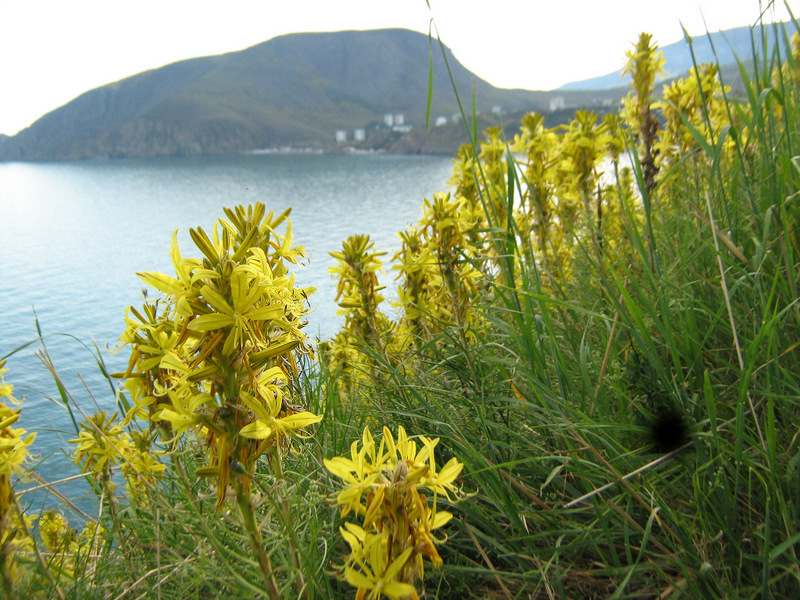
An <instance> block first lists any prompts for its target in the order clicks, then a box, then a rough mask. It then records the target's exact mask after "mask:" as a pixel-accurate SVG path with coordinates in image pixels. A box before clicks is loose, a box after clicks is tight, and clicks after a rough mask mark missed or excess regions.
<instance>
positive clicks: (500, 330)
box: [0, 25, 800, 600]
mask: <svg viewBox="0 0 800 600" xmlns="http://www.w3.org/2000/svg"><path fill="white" fill-rule="evenodd" d="M775 33H776V35H778V36H782V37H783V38H784V39H785V41H786V46H785V47H787V48H791V53H789V54H788V55H783V54H782V53H781V49H780V48H781V46H779V45H778V46H776V48H775V49H774V51H773V54H771V55H770V56H766V57H763V58H760V59H755V60H754V66H753V73H754V74H752V75H751V71H750V70H749V68H748V67H745V66H744V65H741V69H740V71H739V77H740V78H741V81H742V89H743V93H742V94H741V95H734V94H733V93H732V92H731V90H730V88H729V87H728V86H727V85H726V82H725V81H723V80H721V79H720V76H719V69H718V67H717V65H715V64H696V65H694V66H693V68H692V70H691V71H690V72H689V73H687V74H686V75H685V76H684V77H683V78H682V79H680V80H678V81H676V82H674V83H673V84H671V85H670V86H669V87H667V88H666V89H665V90H664V94H663V98H661V99H658V100H657V99H656V98H655V93H654V92H655V80H656V77H657V75H658V73H659V71H660V69H661V68H662V67H663V59H662V57H661V55H660V52H659V51H658V49H657V48H656V47H655V45H654V44H653V43H652V40H651V37H650V36H649V35H647V34H642V35H641V37H640V38H639V40H638V43H637V44H636V46H635V47H634V48H633V49H632V50H631V51H630V52H629V53H628V55H627V57H626V61H625V65H626V66H625V70H626V73H627V75H628V76H629V77H630V81H631V84H630V85H631V87H630V93H629V95H628V96H627V97H626V99H625V102H624V107H623V108H622V109H621V110H620V111H619V113H611V114H608V115H605V116H603V117H602V118H600V117H599V116H598V115H596V114H594V113H592V112H589V111H578V112H576V113H575V114H574V117H573V118H572V119H571V120H570V122H569V123H568V124H567V125H566V126H563V127H556V128H552V127H546V126H545V124H544V120H543V117H542V116H541V115H539V114H535V113H531V114H528V115H526V116H525V117H524V118H523V119H522V122H521V124H520V128H519V130H518V132H516V134H515V135H513V141H511V142H509V143H506V142H504V141H503V139H504V138H503V136H504V132H501V131H500V130H499V129H489V130H487V131H485V132H484V134H483V137H482V139H480V140H478V139H474V140H473V143H472V144H469V145H465V146H463V147H462V148H461V149H460V150H459V151H458V153H457V155H456V157H455V161H454V165H455V166H454V173H453V178H452V180H451V181H450V182H449V185H450V191H449V192H442V193H440V194H436V195H434V196H433V197H432V198H429V199H425V200H424V201H423V202H422V216H421V218H420V220H419V222H418V223H417V224H415V225H414V226H413V227H410V228H409V229H407V230H406V231H404V232H400V237H401V240H402V248H401V250H400V251H399V252H398V253H397V254H396V255H395V256H393V257H387V256H386V255H385V254H384V253H382V252H381V251H380V249H378V248H375V247H374V244H373V242H372V241H371V240H370V239H369V236H367V235H353V236H351V237H349V238H348V239H347V240H344V241H343V244H342V247H341V248H339V249H332V251H331V254H332V255H333V256H334V257H335V258H336V259H337V266H336V267H334V268H333V272H334V274H335V275H337V277H338V298H337V302H338V303H339V307H340V309H341V314H342V316H343V317H344V323H345V324H344V327H343V328H342V330H341V331H340V332H339V333H338V334H337V335H336V336H335V337H334V338H333V339H331V340H326V341H324V342H322V343H320V344H317V345H315V344H312V343H311V341H310V340H309V339H308V338H307V337H306V335H305V334H304V332H303V326H304V317H305V315H306V314H307V311H308V310H309V305H308V297H309V296H310V295H311V294H313V291H314V290H313V289H310V288H306V287H303V285H302V270H300V269H298V268H297V267H298V263H299V262H300V261H301V259H302V255H303V249H302V248H299V247H295V246H294V244H293V238H292V230H291V225H290V222H289V219H290V214H289V210H288V209H287V208H286V207H270V208H271V209H272V210H268V208H267V207H266V206H265V205H264V204H256V205H253V206H248V207H245V206H239V207H234V208H230V209H225V211H224V213H225V214H224V216H222V217H221V218H220V220H219V221H218V222H217V223H216V224H215V225H214V226H213V228H212V229H209V230H205V229H203V228H201V227H198V228H196V229H193V230H191V238H192V241H193V243H194V246H195V247H194V248H192V249H191V250H190V251H188V252H187V251H186V249H183V248H179V247H178V245H177V242H176V239H173V243H172V247H171V250H170V252H171V257H172V262H173V265H174V273H169V274H165V273H156V272H145V273H140V274H139V275H140V277H141V278H142V280H143V281H144V282H145V283H146V284H147V285H148V286H149V287H150V288H151V289H154V290H156V291H157V294H154V295H153V296H152V297H150V299H146V301H145V303H144V304H143V305H142V306H137V307H130V308H129V310H128V312H127V314H126V315H125V330H124V332H123V334H122V338H121V344H122V345H123V346H124V347H126V348H128V349H129V350H130V361H129V363H128V368H127V370H126V371H125V372H124V373H117V374H114V375H113V377H114V378H116V379H119V380H121V382H122V385H123V387H122V389H121V391H120V392H119V394H118V395H117V396H116V398H115V399H114V400H115V406H116V407H117V412H116V413H114V414H109V413H110V411H100V412H98V413H96V414H94V415H87V417H86V418H85V419H84V421H83V423H81V424H80V425H79V426H77V427H76V432H75V439H74V441H73V444H74V458H75V462H76V464H77V465H78V466H79V468H80V471H81V472H82V473H85V475H86V477H87V478H88V479H89V480H90V481H91V482H92V485H93V486H94V489H95V491H96V495H97V500H98V502H97V512H96V514H92V515H85V517H84V519H83V520H81V519H79V518H77V517H76V515H75V514H74V512H73V511H72V509H71V507H70V504H69V500H68V499H64V503H63V504H62V508H61V509H60V510H55V511H47V512H44V513H43V514H33V513H32V512H31V511H26V510H25V509H26V507H27V506H28V505H27V504H26V495H27V493H26V488H28V487H35V486H33V485H31V484H30V483H28V482H26V480H25V478H24V475H25V473H26V470H27V469H28V468H29V467H28V465H30V457H29V453H30V452H31V451H34V450H35V440H34V439H33V437H32V436H31V435H30V434H27V432H25V431H23V430H22V429H21V428H16V427H14V424H15V422H16V420H17V418H18V416H19V411H20V410H24V407H22V408H14V407H13V406H12V405H11V404H6V405H0V442H2V443H1V444H0V587H1V588H2V589H3V591H4V593H5V595H6V597H8V598H19V599H22V598H26V599H27V598H52V597H59V598H116V599H119V600H122V599H123V598H159V599H168V598H175V599H177V598H230V597H267V598H353V597H355V598H357V599H359V600H360V599H363V598H374V599H378V598H384V597H385V598H390V599H392V600H400V599H407V598H421V597H426V598H442V599H444V598H503V599H514V598H542V599H544V598H548V599H549V598H587V599H588V598H659V599H665V598H670V599H672V598H692V599H694V598H776V599H780V598H794V597H798V596H800V561H798V555H797V549H798V542H800V533H798V530H797V523H798V522H800V521H799V517H800V514H799V513H800V485H799V484H798V481H800V479H798V464H800V463H799V461H800V445H799V444H800V441H799V440H798V435H797V434H798V431H800V405H798V398H800V379H798V378H799V377H800V354H798V351H797V346H798V342H797V340H798V334H800V310H799V309H798V261H797V258H796V257H797V256H798V252H800V239H799V238H798V234H797V223H798V216H800V213H799V212H798V205H797V197H798V191H799V190H800V168H799V167H798V158H797V157H798V155H800V152H799V151H798V149H800V138H798V128H799V127H800V85H798V84H799V83H800V34H798V33H797V27H796V26H795V25H791V26H790V27H788V28H787V29H783V28H780V27H778V26H776V32H775ZM753 35H754V37H755V39H757V36H758V30H754V31H753ZM792 35H793V37H792V38H791V43H789V38H790V36H792ZM469 117H470V116H469V115H465V118H466V119H468V118H469ZM473 118H474V116H473ZM509 133H510V132H505V135H507V137H508V138H509V139H511V137H512V136H511V135H508V134H509ZM443 187H444V186H443ZM165 251H166V240H165ZM385 263H386V264H385ZM389 264H391V270H389V268H388V267H389ZM384 266H385V267H387V269H386V270H384ZM392 276H394V277H392ZM392 280H394V282H395V284H396V285H397V286H398V294H397V297H398V301H397V305H396V306H394V307H389V306H387V305H386V302H385V301H384V299H383V294H382V290H383V289H384V286H385V285H388V282H389V281H392ZM155 296H157V298H156V297H155ZM392 314H399V317H396V318H391V317H390V315H392ZM6 377H7V378H8V381H9V382H21V381H24V378H25V374H24V373H6ZM109 377H112V376H111V375H109ZM0 391H1V392H2V395H3V396H4V397H10V396H11V394H12V392H13V390H12V389H11V386H10V385H4V386H3V387H2V388H0ZM62 391H63V397H64V401H65V402H66V403H68V405H69V406H70V407H71V408H73V409H75V408H76V407H77V406H79V405H80V404H81V402H78V403H74V402H73V401H72V400H71V399H70V396H69V395H68V394H67V392H66V390H62ZM86 406H88V403H86ZM123 484H124V490H123V487H122V486H123ZM46 489H48V490H50V491H52V492H53V493H55V491H56V490H57V489H58V482H52V483H50V484H46ZM76 527H77V528H79V529H81V530H82V531H80V533H79V532H78V529H76Z"/></svg>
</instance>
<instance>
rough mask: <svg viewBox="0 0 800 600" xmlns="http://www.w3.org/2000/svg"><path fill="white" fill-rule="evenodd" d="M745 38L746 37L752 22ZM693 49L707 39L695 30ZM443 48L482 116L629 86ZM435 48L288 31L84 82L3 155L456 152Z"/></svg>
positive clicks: (616, 93) (721, 44) (668, 51)
mask: <svg viewBox="0 0 800 600" xmlns="http://www.w3.org/2000/svg"><path fill="white" fill-rule="evenodd" d="M743 31H744V32H747V28H743ZM726 33H728V34H729V36H730V37H731V38H732V39H734V40H739V39H741V37H742V33H741V32H740V30H731V32H722V33H720V34H713V35H712V38H714V39H715V44H716V45H717V49H718V50H722V48H727V47H728V43H727V42H726V41H724V40H723V39H722V37H720V36H723V35H725V34H726ZM714 36H717V37H714ZM747 40H748V47H749V33H747ZM737 47H738V46H737ZM695 48H696V50H700V49H701V43H700V41H699V40H696V41H695ZM662 50H663V52H664V55H665V57H666V58H667V70H668V72H669V73H670V75H682V74H684V73H685V72H686V70H687V69H688V65H687V64H686V60H685V55H686V54H688V50H687V47H686V44H685V43H684V42H679V43H677V44H672V45H670V46H666V47H664V48H662ZM739 51H741V50H739ZM445 53H446V55H447V57H448V61H449V64H450V68H451V70H452V75H453V79H454V81H455V83H456V86H457V88H458V90H459V93H460V95H461V97H462V99H464V101H465V103H466V104H467V105H468V106H469V105H470V104H471V98H472V93H473V90H474V94H475V101H476V105H477V108H478V110H479V111H480V112H483V113H484V114H485V115H491V114H492V112H493V111H497V110H500V111H502V112H503V113H521V112H522V111H539V112H544V113H548V112H549V111H551V110H552V108H553V107H554V106H555V107H561V109H562V110H561V113H563V114H560V115H559V114H556V113H552V114H551V117H548V118H550V119H564V118H566V116H565V115H568V113H570V109H571V108H573V107H575V106H586V107H594V106H599V107H603V106H605V107H606V108H605V110H609V108H608V107H612V106H614V105H616V103H617V102H618V101H619V99H620V98H621V97H622V95H623V94H624V93H626V91H627V82H626V81H624V80H622V79H621V78H620V77H619V75H618V74H611V75H608V76H605V77H603V78H596V79H592V80H587V81H584V82H577V83H574V84H569V85H568V86H564V88H562V89H559V90H555V91H550V92H543V91H528V90H508V89H500V88H496V87H494V86H492V85H490V84H489V83H488V82H486V81H484V80H482V79H480V78H479V77H477V76H476V75H474V74H473V73H471V72H470V71H468V70H467V69H466V68H465V67H463V66H462V65H461V64H460V63H459V62H458V60H457V59H456V58H455V57H454V56H453V54H452V52H451V51H450V50H449V49H447V48H445ZM721 55H722V53H721ZM745 55H747V56H749V54H747V53H745ZM432 56H433V71H434V77H433V80H434V88H433V93H432V107H431V119H432V121H433V122H434V123H435V122H437V121H442V120H443V119H442V117H444V119H446V120H447V121H448V122H450V121H451V117H452V116H453V115H454V114H456V113H458V104H457V102H456V98H455V94H454V93H453V91H452V87H451V82H450V75H449V73H448V70H447V67H446V65H445V61H444V59H443V58H442V52H441V50H440V48H439V47H438V42H434V45H433V54H432ZM430 57H431V42H430V40H429V38H428V36H427V35H424V34H421V33H417V32H414V31H410V30H405V29H381V30H371V31H341V32H332V33H297V34H289V35H284V36H280V37H276V38H273V39H271V40H269V41H266V42H264V43H261V44H258V45H256V46H253V47H250V48H247V49H245V50H241V51H238V52H231V53H227V54H222V55H218V56H207V57H201V58H194V59H189V60H184V61H180V62H176V63H173V64H170V65H167V66H165V67H162V68H159V69H154V70H150V71H146V72H144V73H140V74H138V75H134V76H131V77H128V78H125V79H122V80H120V81H117V82H114V83H110V84H108V85H105V86H102V87H99V88H96V89H93V90H91V91H88V92H86V93H84V94H82V95H81V96H79V97H77V98H76V99H74V100H72V101H71V102H69V103H67V104H66V105H64V106H62V107H60V108H57V109H55V110H53V111H52V112H50V113H48V114H46V115H45V116H43V117H42V118H40V119H39V120H37V121H36V122H35V123H34V124H33V125H31V126H30V127H28V128H27V129H25V130H23V131H21V132H19V133H18V134H17V135H15V136H13V137H7V136H2V135H0V160H62V159H82V158H107V157H147V156H163V155H195V154H230V153H238V152H247V151H253V150H259V149H277V148H285V147H291V148H316V149H326V150H330V149H334V148H336V147H337V144H336V142H335V133H336V131H343V132H346V135H348V136H349V137H348V140H350V139H352V136H353V133H354V131H355V130H356V129H364V130H365V131H366V132H368V133H367V136H368V137H369V138H370V139H368V140H367V146H368V147H371V148H379V149H380V148H388V149H391V150H396V151H432V148H436V147H437V146H436V143H432V141H431V140H434V141H435V140H437V139H438V140H439V142H438V144H439V145H438V149H439V150H441V151H444V152H452V150H453V149H454V147H453V146H454V145H455V146H456V147H457V141H458V139H459V138H458V136H459V135H463V127H462V126H461V125H456V126H451V128H450V129H451V130H452V131H453V132H456V133H452V132H451V133H446V134H442V133H441V131H443V130H445V129H447V128H444V127H442V128H434V129H435V130H434V129H432V131H431V134H430V135H425V134H424V131H422V130H424V123H425V118H426V106H427V99H428V71H429V61H430ZM681 57H683V58H681ZM698 60H701V61H702V60H708V59H707V58H698ZM621 61H622V57H620V62H621ZM681 61H683V62H681ZM601 88H603V89H601ZM604 88H612V89H610V90H606V89H604ZM551 100H555V102H554V103H551ZM386 114H392V115H397V114H402V115H403V116H404V121H405V123H406V124H412V125H414V126H415V130H414V133H413V134H412V135H408V136H406V137H405V138H404V139H403V140H401V142H403V143H397V141H398V140H397V136H393V135H392V133H391V131H389V132H387V130H386V128H385V127H382V123H383V119H384V115H386ZM393 144H394V145H393ZM433 151H435V150H433Z"/></svg>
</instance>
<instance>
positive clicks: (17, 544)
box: [0, 361, 36, 597]
mask: <svg viewBox="0 0 800 600" xmlns="http://www.w3.org/2000/svg"><path fill="white" fill-rule="evenodd" d="M4 365H5V361H0V590H3V591H4V592H5V593H6V595H7V596H9V597H11V595H12V594H11V590H12V588H13V587H14V583H15V582H16V581H17V580H18V578H19V577H20V576H21V572H20V570H19V569H18V568H17V564H16V562H17V561H16V558H18V557H20V556H22V555H25V554H29V550H30V549H31V548H32V544H33V541H32V540H31V538H30V536H29V535H28V531H29V527H27V520H26V521H23V519H27V518H26V517H25V516H24V515H21V514H19V511H18V510H17V503H16V501H15V498H14V488H13V481H12V479H13V477H15V476H16V475H19V474H20V473H21V472H22V471H23V467H24V464H25V461H26V460H27V459H28V458H29V457H30V453H29V452H28V448H29V447H30V445H31V444H32V443H33V440H34V439H35V438H36V434H35V433H28V434H27V435H26V431H25V430H24V429H22V428H15V427H12V425H14V424H15V423H16V422H17V421H18V420H19V417H20V413H21V412H22V409H21V408H17V409H12V408H11V407H9V406H8V405H7V404H6V402H9V403H11V404H15V403H16V400H15V399H14V397H13V396H12V395H11V394H12V392H13V391H14V388H13V386H12V385H7V384H6V382H5V380H4V379H3V373H5V372H6V371H7V369H4V368H3V367H4Z"/></svg>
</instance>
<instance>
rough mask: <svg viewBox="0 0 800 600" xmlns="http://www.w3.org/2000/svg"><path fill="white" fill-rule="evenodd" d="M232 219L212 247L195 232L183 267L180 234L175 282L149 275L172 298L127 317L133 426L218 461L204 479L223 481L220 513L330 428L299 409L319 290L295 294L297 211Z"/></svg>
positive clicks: (255, 211) (218, 229) (245, 213)
mask: <svg viewBox="0 0 800 600" xmlns="http://www.w3.org/2000/svg"><path fill="white" fill-rule="evenodd" d="M224 210H225V215H226V217H227V219H220V220H219V221H218V222H217V224H216V225H215V227H214V229H213V233H212V236H211V237H210V236H209V235H208V234H207V233H206V232H205V231H204V230H203V229H202V228H197V229H192V230H190V234H191V238H192V240H193V242H194V243H195V245H196V246H197V248H198V249H199V250H200V253H201V255H202V256H201V257H199V258H184V257H183V256H182V255H181V252H180V250H179V248H178V243H177V232H176V233H175V235H174V236H173V242H172V250H171V255H172V263H173V266H174V267H175V277H173V276H171V275H166V274H163V273H154V272H145V273H139V276H140V277H141V279H142V280H143V281H144V282H145V283H146V284H148V285H149V286H151V287H153V288H155V289H157V290H158V291H160V292H161V293H162V294H163V295H162V296H161V297H159V298H158V299H156V300H154V301H151V300H148V301H146V302H145V305H144V306H143V308H142V310H141V311H139V310H136V309H134V308H129V310H128V317H127V319H126V320H127V325H128V327H127V330H126V331H125V333H124V335H123V336H122V342H123V343H126V344H130V345H131V346H132V348H133V351H132V354H131V359H130V362H129V365H128V370H127V372H126V373H125V374H124V375H123V376H124V377H125V378H127V379H128V382H127V384H126V387H127V389H128V391H129V392H130V393H131V397H132V399H133V408H132V409H131V411H130V412H129V414H128V419H130V418H132V417H133V416H134V415H136V416H140V417H144V418H147V419H149V420H150V421H151V422H152V423H154V424H156V425H157V426H159V427H160V428H161V430H162V431H163V432H164V434H165V436H167V437H168V438H169V439H170V441H171V442H173V443H174V442H176V441H177V440H178V439H179V438H181V437H182V436H183V435H184V434H186V433H193V434H195V435H196V436H198V438H199V439H200V440H202V441H203V442H204V444H205V447H206V449H207V453H208V456H207V464H206V465H204V466H202V467H201V468H200V469H198V471H197V474H198V475H200V476H204V477H210V478H212V479H213V480H214V481H215V483H216V489H217V501H218V504H219V505H221V504H222V503H223V501H224V499H225V497H226V491H227V490H228V488H229V487H230V486H233V487H234V489H237V490H238V491H240V492H242V493H243V494H244V496H242V497H245V496H249V488H250V479H251V477H252V475H253V473H254V471H255V467H256V461H257V459H258V458H259V457H260V456H261V455H262V454H264V453H265V452H266V451H267V450H268V449H271V450H272V451H273V454H274V455H275V456H278V451H279V450H280V449H281V448H285V447H286V445H287V444H288V441H289V438H288V434H293V433H298V432H299V431H300V430H302V429H303V428H305V427H307V426H309V425H311V424H313V423H316V422H318V421H319V420H320V419H321V417H318V416H317V415H314V414H312V413H310V412H307V411H306V410H304V408H303V407H302V406H301V402H300V400H301V398H300V392H299V386H298V385H297V377H298V375H299V368H300V367H299V365H298V361H299V360H301V358H302V356H303V355H305V354H310V353H311V348H310V345H309V344H308V342H307V338H306V335H305V334H304V333H303V332H302V331H301V329H302V327H303V326H304V325H305V324H306V322H305V321H304V317H305V315H306V314H307V312H308V295H309V294H310V293H312V292H313V291H314V290H313V288H298V287H295V282H294V275H292V274H290V272H289V269H288V266H287V263H291V264H298V262H299V261H300V259H301V258H302V256H303V253H304V249H303V248H302V247H294V246H293V245H292V242H293V236H292V228H291V223H290V222H289V220H288V218H287V217H288V214H289V211H288V210H287V211H285V212H284V213H282V214H280V215H277V216H275V215H274V214H273V213H272V212H269V213H267V212H266V208H265V206H264V205H263V204H261V203H258V204H256V205H254V206H248V207H243V206H238V207H236V208H234V209H228V208H226V209H224ZM283 225H285V227H286V229H285V233H283V234H279V233H278V228H279V227H281V226H283ZM237 494H238V492H237Z"/></svg>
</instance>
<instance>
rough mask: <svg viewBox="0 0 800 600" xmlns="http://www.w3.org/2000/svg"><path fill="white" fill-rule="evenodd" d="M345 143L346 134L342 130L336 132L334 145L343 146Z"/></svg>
mask: <svg viewBox="0 0 800 600" xmlns="http://www.w3.org/2000/svg"><path fill="white" fill-rule="evenodd" d="M346 141H347V132H346V131H345V130H344V129H337V130H336V143H337V144H344V143H345V142H346Z"/></svg>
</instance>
